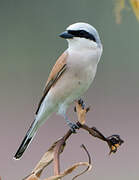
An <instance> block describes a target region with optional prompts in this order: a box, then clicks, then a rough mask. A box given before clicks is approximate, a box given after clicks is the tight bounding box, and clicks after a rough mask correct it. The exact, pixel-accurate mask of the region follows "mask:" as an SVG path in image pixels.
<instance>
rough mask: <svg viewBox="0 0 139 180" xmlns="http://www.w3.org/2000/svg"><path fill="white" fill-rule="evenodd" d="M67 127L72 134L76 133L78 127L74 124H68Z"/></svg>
mask: <svg viewBox="0 0 139 180" xmlns="http://www.w3.org/2000/svg"><path fill="white" fill-rule="evenodd" d="M68 125H69V127H70V130H71V131H72V133H76V129H79V126H78V125H77V124H75V123H72V122H70V123H68Z"/></svg>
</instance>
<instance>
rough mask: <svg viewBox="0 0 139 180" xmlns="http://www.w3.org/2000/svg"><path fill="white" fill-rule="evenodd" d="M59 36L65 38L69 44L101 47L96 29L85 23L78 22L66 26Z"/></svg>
mask: <svg viewBox="0 0 139 180" xmlns="http://www.w3.org/2000/svg"><path fill="white" fill-rule="evenodd" d="M60 37H62V38H65V39H67V40H68V42H69V45H71V46H80V47H81V46H82V47H83V46H84V47H89V48H91V47H92V48H102V45H101V40H100V37H99V34H98V32H97V30H96V29H95V28H94V27H93V26H91V25H90V24H87V23H82V22H80V23H75V24H72V25H70V26H68V28H67V29H66V31H65V32H63V33H61V34H60Z"/></svg>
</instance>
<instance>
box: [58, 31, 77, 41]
mask: <svg viewBox="0 0 139 180" xmlns="http://www.w3.org/2000/svg"><path fill="white" fill-rule="evenodd" d="M59 36H60V37H61V38H64V39H72V38H73V37H74V36H73V35H72V34H70V33H68V31H64V32H62V33H61V34H59Z"/></svg>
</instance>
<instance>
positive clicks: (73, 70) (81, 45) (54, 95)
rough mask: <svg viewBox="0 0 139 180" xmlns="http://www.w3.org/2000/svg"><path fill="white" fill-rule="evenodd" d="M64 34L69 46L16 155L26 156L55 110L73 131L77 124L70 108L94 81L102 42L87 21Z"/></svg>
mask: <svg viewBox="0 0 139 180" xmlns="http://www.w3.org/2000/svg"><path fill="white" fill-rule="evenodd" d="M60 37H62V38H65V39H67V41H68V48H67V50H66V51H65V52H64V53H63V54H62V55H61V56H60V57H59V58H58V60H57V61H56V64H55V65H54V67H53V68H52V71H51V73H50V75H49V77H48V80H47V83H46V86H45V89H44V93H43V97H42V98H41V100H40V103H39V105H38V109H37V111H36V116H35V120H34V121H33V123H32V125H31V127H30V128H29V130H28V132H27V134H26V136H25V138H24V139H23V141H22V143H21V145H20V147H19V149H18V150H17V152H16V154H15V156H14V158H15V159H19V158H20V157H21V156H22V154H23V153H24V151H25V150H26V148H27V146H28V145H29V143H30V142H31V140H32V139H33V137H34V136H35V134H36V132H37V130H38V129H39V127H40V126H41V125H42V124H43V123H44V122H45V120H47V119H48V118H49V117H50V115H51V114H52V113H53V112H58V113H59V114H61V115H62V116H64V118H65V119H66V121H67V123H68V125H69V126H70V128H71V130H72V131H75V129H76V128H77V127H76V125H75V124H74V123H71V122H70V121H69V120H68V118H67V116H66V110H67V107H68V106H69V105H70V104H71V103H73V102H74V101H75V100H77V99H79V98H80V97H81V96H82V95H83V94H84V93H85V92H86V90H87V89H88V88H89V86H90V85H91V83H92V82H93V79H94V77H95V74H96V70H97V65H98V62H99V60H100V57H101V54H102V44H101V40H100V38H99V34H98V32H97V31H96V29H95V28H94V27H93V26H91V25H89V24H87V23H75V24H72V25H70V26H69V27H68V28H67V29H66V31H65V32H63V33H61V34H60Z"/></svg>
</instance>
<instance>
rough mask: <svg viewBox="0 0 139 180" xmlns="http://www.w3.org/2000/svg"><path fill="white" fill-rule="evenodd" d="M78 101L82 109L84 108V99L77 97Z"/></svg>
mask: <svg viewBox="0 0 139 180" xmlns="http://www.w3.org/2000/svg"><path fill="white" fill-rule="evenodd" d="M78 103H79V104H80V105H81V106H82V109H84V108H85V103H84V101H83V100H82V99H79V100H78Z"/></svg>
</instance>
